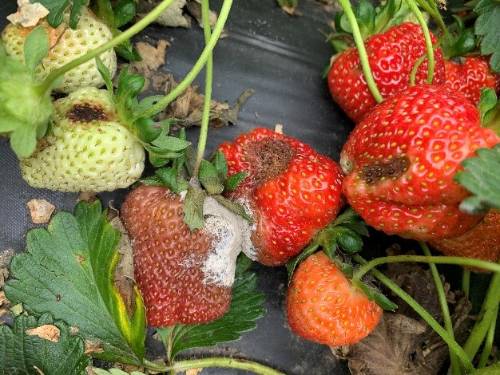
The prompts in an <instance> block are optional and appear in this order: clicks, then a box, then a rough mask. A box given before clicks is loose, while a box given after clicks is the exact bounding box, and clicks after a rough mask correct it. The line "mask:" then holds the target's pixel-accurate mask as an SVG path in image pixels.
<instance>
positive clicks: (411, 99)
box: [341, 85, 499, 241]
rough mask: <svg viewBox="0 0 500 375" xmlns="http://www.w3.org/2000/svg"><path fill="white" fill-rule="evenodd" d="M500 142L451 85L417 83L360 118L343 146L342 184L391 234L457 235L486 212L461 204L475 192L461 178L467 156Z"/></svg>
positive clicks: (421, 236)
mask: <svg viewBox="0 0 500 375" xmlns="http://www.w3.org/2000/svg"><path fill="white" fill-rule="evenodd" d="M498 142H499V138H498V137H497V136H496V135H495V133H494V132H493V131H492V130H490V129H486V128H482V127H481V124H480V117H479V112H478V110H477V109H476V107H475V106H474V105H473V104H472V103H471V102H470V101H468V100H467V99H466V98H465V97H464V96H463V95H460V94H456V93H454V92H452V91H450V90H449V89H448V88H447V87H446V86H444V85H436V86H429V85H420V86H414V87H410V88H409V89H407V90H405V91H402V92H401V93H400V94H399V95H396V96H393V97H392V98H389V99H386V100H385V101H384V102H383V103H382V104H379V105H378V106H376V107H375V109H374V110H373V111H371V112H370V113H369V114H368V115H367V116H366V117H365V118H364V119H363V121H361V122H360V123H359V124H358V125H357V126H356V128H355V129H354V131H353V132H352V133H351V135H350V136H349V139H348V141H347V143H346V144H345V145H344V148H343V150H342V153H341V165H342V168H343V169H344V172H345V173H346V174H347V176H346V178H345V179H344V185H343V191H344V193H345V195H346V197H347V200H348V201H349V203H350V204H351V206H352V207H353V209H354V210H356V211H357V212H358V213H359V214H360V215H361V217H362V218H363V219H364V220H365V221H366V222H367V223H368V224H369V225H371V226H373V227H375V228H376V229H378V230H382V231H384V232H386V233H387V234H398V235H400V236H402V237H406V238H412V239H418V240H424V241H426V240H434V239H440V238H448V237H455V236H459V235H461V234H463V233H464V232H466V231H467V230H468V229H470V228H471V227H472V226H474V225H475V224H476V223H477V222H478V221H479V220H480V219H481V216H476V215H474V216H473V215H467V214H465V213H463V212H461V211H460V210H459V207H458V206H459V204H460V202H461V201H462V200H463V199H464V198H465V197H467V196H468V192H467V191H466V190H465V189H464V188H463V187H461V186H460V185H459V184H457V183H456V182H455V181H454V176H455V173H456V172H457V171H459V170H460V169H461V168H462V167H461V165H460V163H461V162H462V161H463V160H464V159H466V158H468V157H470V156H471V155H473V154H474V153H475V151H476V150H477V149H479V148H484V147H491V146H493V145H495V144H496V143H498Z"/></svg>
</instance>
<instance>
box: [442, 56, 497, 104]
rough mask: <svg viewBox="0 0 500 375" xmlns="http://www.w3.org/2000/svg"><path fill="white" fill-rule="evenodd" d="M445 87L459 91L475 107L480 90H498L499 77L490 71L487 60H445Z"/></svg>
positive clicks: (478, 58) (477, 58)
mask: <svg viewBox="0 0 500 375" xmlns="http://www.w3.org/2000/svg"><path fill="white" fill-rule="evenodd" d="M445 66H446V85H448V86H449V87H450V88H451V89H452V90H454V91H460V92H461V93H462V94H464V95H465V97H466V98H467V99H469V100H470V101H471V102H472V103H474V104H475V105H477V104H478V103H479V99H480V97H481V89H483V88H488V87H489V88H492V89H494V90H496V91H497V92H498V91H499V90H500V75H499V74H495V73H493V72H492V71H490V67H489V64H488V60H487V59H485V58H484V57H473V56H470V57H465V58H463V59H462V61H461V62H455V61H454V60H446V61H445Z"/></svg>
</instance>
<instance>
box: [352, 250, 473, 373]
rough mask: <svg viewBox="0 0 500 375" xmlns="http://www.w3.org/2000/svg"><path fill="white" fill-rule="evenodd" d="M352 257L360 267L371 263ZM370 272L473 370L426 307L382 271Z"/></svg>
mask: <svg viewBox="0 0 500 375" xmlns="http://www.w3.org/2000/svg"><path fill="white" fill-rule="evenodd" d="M414 257H417V256H414ZM386 258H396V257H386ZM419 258H429V257H419ZM433 258H436V257H433ZM443 258H444V257H443ZM353 259H354V260H355V261H356V262H358V263H360V264H362V265H363V266H362V267H361V268H363V267H364V266H366V265H368V264H369V263H371V262H368V261H366V260H365V259H364V258H363V257H361V256H360V255H355V256H354V257H353ZM379 259H381V258H379ZM374 260H376V259H374ZM361 268H360V269H361ZM370 272H371V273H372V274H373V276H375V277H376V278H377V279H378V280H379V281H380V282H381V283H382V284H384V285H385V286H386V287H387V288H389V289H390V290H391V291H392V292H393V293H394V294H396V295H397V296H398V297H399V298H401V299H402V300H403V301H404V302H406V303H407V304H408V305H409V306H410V307H411V308H412V309H413V310H414V311H415V312H416V313H417V314H418V315H420V317H421V318H422V319H423V320H424V321H425V322H426V323H427V324H428V325H429V326H430V327H431V328H432V329H433V330H434V331H435V332H436V333H437V334H438V335H439V336H440V337H441V338H442V339H443V341H444V342H446V344H447V345H448V347H449V348H450V350H451V351H453V353H454V354H455V355H456V356H457V357H458V358H459V359H460V361H461V362H462V364H463V366H464V368H465V369H466V371H468V372H472V371H474V366H473V365H472V362H471V361H470V359H469V357H468V356H467V354H466V352H465V351H464V349H462V347H461V346H460V345H459V344H458V343H457V342H456V341H455V339H454V338H453V337H451V336H450V335H449V333H448V332H447V331H446V330H445V329H444V328H443V327H442V326H441V325H440V324H439V323H438V322H437V321H436V319H434V318H433V317H432V315H431V314H429V312H428V311H427V310H426V309H424V307H423V306H422V305H420V304H419V303H418V302H417V301H415V300H414V299H413V298H412V297H411V296H410V295H409V294H408V293H406V292H405V291H404V290H403V289H401V288H400V287H399V286H398V285H397V284H396V283H395V282H394V281H392V280H391V279H390V278H388V277H387V276H385V275H384V274H383V273H382V272H380V271H378V270H376V269H372V268H370Z"/></svg>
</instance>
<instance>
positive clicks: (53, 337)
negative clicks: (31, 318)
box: [26, 324, 61, 342]
mask: <svg viewBox="0 0 500 375" xmlns="http://www.w3.org/2000/svg"><path fill="white" fill-rule="evenodd" d="M26 334H27V335H28V336H38V337H40V338H42V339H44V340H48V341H52V342H59V338H60V337H61V331H60V330H59V328H57V327H56V326H54V325H52V324H44V325H43V326H40V327H36V328H31V329H28V330H26Z"/></svg>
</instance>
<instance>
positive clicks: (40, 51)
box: [24, 26, 49, 73]
mask: <svg viewBox="0 0 500 375" xmlns="http://www.w3.org/2000/svg"><path fill="white" fill-rule="evenodd" d="M48 53H49V35H48V34H47V31H45V29H44V28H43V27H42V26H38V27H36V28H34V29H33V30H32V31H31V32H30V33H29V35H28V37H27V38H26V42H24V64H25V65H26V67H27V68H28V69H29V70H30V71H31V72H32V73H34V72H35V69H36V67H37V66H38V65H39V64H40V63H41V62H42V60H43V59H44V57H45V56H47V54H48Z"/></svg>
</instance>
